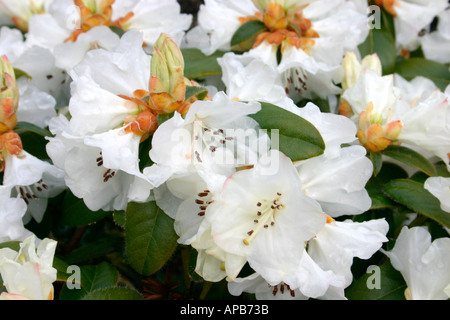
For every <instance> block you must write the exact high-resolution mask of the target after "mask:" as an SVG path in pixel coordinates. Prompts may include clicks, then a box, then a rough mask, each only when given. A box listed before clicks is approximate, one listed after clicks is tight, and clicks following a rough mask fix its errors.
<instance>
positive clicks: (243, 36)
mask: <svg viewBox="0 0 450 320" xmlns="http://www.w3.org/2000/svg"><path fill="white" fill-rule="evenodd" d="M267 30H268V29H267V27H266V25H265V24H264V22H262V21H260V20H250V21H248V22H246V23H244V24H242V25H241V26H240V27H239V28H238V29H237V30H236V32H235V33H234V34H233V37H232V38H231V43H230V45H231V49H232V50H233V51H236V52H245V51H248V50H250V49H251V48H252V46H253V44H254V43H255V40H256V36H257V35H258V34H260V33H261V32H264V31H267Z"/></svg>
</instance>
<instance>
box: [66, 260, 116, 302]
mask: <svg viewBox="0 0 450 320" xmlns="http://www.w3.org/2000/svg"><path fill="white" fill-rule="evenodd" d="M74 274H75V273H74ZM78 275H79V276H80V285H79V289H78V288H71V287H69V286H68V285H66V284H65V285H64V286H63V288H62V291H61V295H60V299H61V300H80V299H83V297H85V296H86V295H87V294H89V293H91V292H92V291H95V290H100V289H104V288H110V287H112V286H116V285H117V283H118V280H119V274H118V272H117V270H116V269H115V268H114V266H113V265H111V264H110V263H108V262H101V263H99V264H97V265H86V266H80V267H79V273H78Z"/></svg>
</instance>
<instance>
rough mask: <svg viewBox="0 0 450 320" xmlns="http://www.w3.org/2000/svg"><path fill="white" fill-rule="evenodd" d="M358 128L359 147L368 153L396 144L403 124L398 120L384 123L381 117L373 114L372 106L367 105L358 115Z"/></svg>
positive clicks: (370, 104)
mask: <svg viewBox="0 0 450 320" xmlns="http://www.w3.org/2000/svg"><path fill="white" fill-rule="evenodd" d="M358 126H359V130H358V133H357V137H358V139H359V142H360V143H361V145H363V146H364V147H365V148H366V149H367V150H369V151H372V152H380V151H383V150H384V149H386V148H387V147H389V146H390V145H392V144H394V143H396V140H397V138H398V136H399V134H400V132H401V130H402V127H403V124H402V122H401V121H400V120H396V121H391V122H388V123H384V121H383V119H382V117H381V116H380V115H378V114H375V113H374V112H373V104H372V103H369V104H368V105H367V107H366V110H364V111H362V112H361V113H360V114H359V119H358Z"/></svg>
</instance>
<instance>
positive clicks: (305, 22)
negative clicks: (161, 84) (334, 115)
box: [187, 0, 368, 100]
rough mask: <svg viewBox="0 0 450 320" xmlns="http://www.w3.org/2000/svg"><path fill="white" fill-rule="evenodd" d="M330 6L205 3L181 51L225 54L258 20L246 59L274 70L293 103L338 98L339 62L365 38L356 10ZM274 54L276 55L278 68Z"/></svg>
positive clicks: (345, 5)
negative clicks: (247, 25) (241, 32)
mask: <svg viewBox="0 0 450 320" xmlns="http://www.w3.org/2000/svg"><path fill="white" fill-rule="evenodd" d="M254 4H255V5H256V7H257V8H256V7H255V6H254ZM330 4H331V3H330V2H329V1H301V2H298V1H296V2H293V3H290V2H289V3H287V2H285V1H273V2H264V1H253V3H252V1H249V0H247V1H240V2H239V5H238V4H237V3H234V2H233V1H207V2H206V3H205V5H203V6H202V7H201V8H200V12H199V26H197V27H195V28H194V29H193V30H192V31H190V32H189V33H188V35H187V45H188V46H196V47H199V48H201V50H202V51H203V52H205V53H206V54H211V53H213V52H214V51H215V50H217V49H220V50H230V48H231V45H230V41H231V39H232V37H233V35H234V33H235V32H236V31H237V30H238V29H239V27H240V26H241V25H242V24H243V23H245V22H248V21H251V20H257V21H259V20H261V21H262V22H263V23H264V25H265V27H266V30H265V31H263V32H262V33H260V34H258V36H257V38H256V42H255V43H254V45H253V48H252V49H251V50H250V52H249V55H251V56H252V57H254V58H257V59H262V60H263V61H264V62H265V63H267V64H271V65H272V66H273V67H274V68H276V70H277V73H278V74H280V76H281V80H282V84H283V86H284V87H285V90H286V91H287V92H288V93H289V95H290V96H291V97H292V98H293V99H294V100H299V99H300V98H302V97H303V98H311V97H317V96H319V97H322V98H324V97H326V96H327V95H329V94H337V93H338V92H339V88H338V87H337V86H336V84H337V83H339V82H340V81H341V80H342V69H341V61H342V56H343V55H344V53H345V52H346V51H347V50H353V49H355V48H356V46H357V45H358V44H359V43H361V42H362V41H364V39H365V37H366V36H367V33H368V28H367V18H366V15H365V12H360V10H361V9H360V8H359V7H358V6H356V4H354V3H353V2H350V1H336V2H335V3H333V4H332V5H330ZM324 8H326V10H325V11H324ZM205 38H207V39H208V41H205ZM196 39H202V40H200V41H197V40H196ZM338 39H339V40H338ZM277 50H281V60H280V61H279V62H278V61H277V60H278V59H277Z"/></svg>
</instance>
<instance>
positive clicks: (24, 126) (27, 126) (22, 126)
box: [14, 121, 53, 137]
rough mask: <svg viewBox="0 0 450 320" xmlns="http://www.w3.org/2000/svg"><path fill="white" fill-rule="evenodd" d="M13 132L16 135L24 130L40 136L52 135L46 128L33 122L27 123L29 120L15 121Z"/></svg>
mask: <svg viewBox="0 0 450 320" xmlns="http://www.w3.org/2000/svg"><path fill="white" fill-rule="evenodd" d="M14 132H16V133H17V134H18V135H21V134H23V133H26V132H30V133H35V134H37V135H40V136H42V137H51V136H53V135H52V133H51V132H50V131H48V130H46V129H43V128H41V127H38V126H37V125H35V124H32V123H29V122H22V121H19V122H17V125H16V127H15V128H14Z"/></svg>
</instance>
